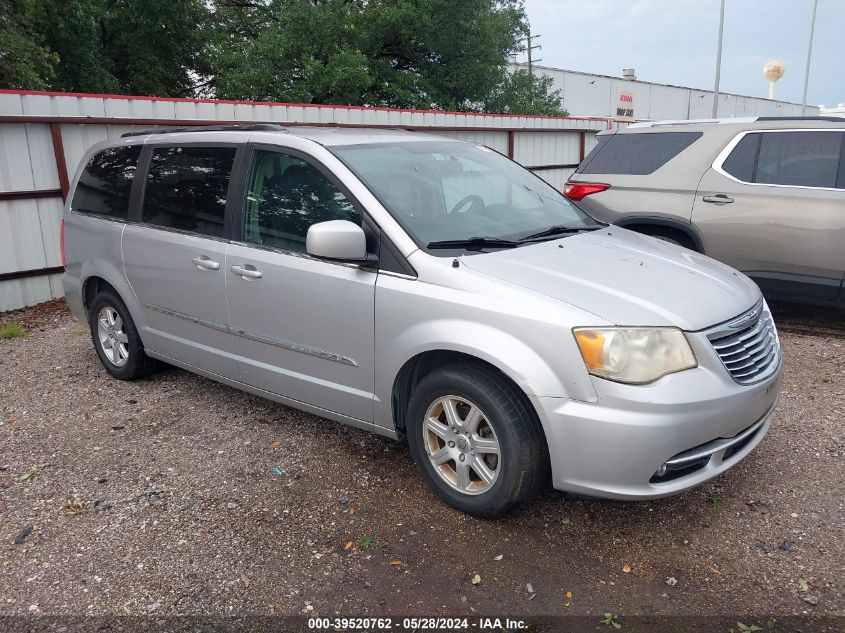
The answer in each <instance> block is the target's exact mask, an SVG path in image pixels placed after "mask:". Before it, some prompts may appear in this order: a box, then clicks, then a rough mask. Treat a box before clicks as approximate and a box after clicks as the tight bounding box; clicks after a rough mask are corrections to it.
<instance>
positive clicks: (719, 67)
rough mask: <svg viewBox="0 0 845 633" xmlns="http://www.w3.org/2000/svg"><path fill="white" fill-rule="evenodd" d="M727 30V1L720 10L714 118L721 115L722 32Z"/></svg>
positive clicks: (714, 89) (723, 2)
mask: <svg viewBox="0 0 845 633" xmlns="http://www.w3.org/2000/svg"><path fill="white" fill-rule="evenodd" d="M724 30H725V0H722V7H721V9H720V10H719V43H718V44H717V46H716V83H715V85H714V86H713V118H714V119H715V118H718V115H719V73H720V72H721V70H722V32H723V31H724Z"/></svg>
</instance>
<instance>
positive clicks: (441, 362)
mask: <svg viewBox="0 0 845 633" xmlns="http://www.w3.org/2000/svg"><path fill="white" fill-rule="evenodd" d="M459 362H463V363H469V364H473V365H476V366H479V367H482V368H484V369H486V370H487V371H491V372H495V373H496V374H498V375H499V377H500V378H502V379H503V380H506V381H507V382H509V383H510V384H511V385H512V386H513V387H514V389H515V391H516V392H517V393H518V394H519V396H520V397H521V398H523V399H524V401H525V405H526V406H527V407H528V409H529V410H530V411H533V412H534V414H535V415H537V419H538V421H539V420H540V418H539V415H538V413H537V410H536V409H535V407H534V404H533V403H532V402H531V398H529V397H528V395H529V394H528V393H526V391H525V388H524V387H523V386H522V385H520V384H519V382H518V381H517V380H515V379H514V377H513V376H511V375H509V374H508V373H507V372H506V371H503V370H502V369H501V368H500V367H498V366H496V365H495V364H494V363H492V362H490V361H488V360H485V359H483V358H481V357H479V356H475V355H473V354H470V353H467V352H464V351H458V350H454V349H447V348H437V349H430V350H426V351H423V352H419V353H417V354H415V355H414V356H413V357H411V358H409V359H408V360H407V361H406V362H405V363H404V364H403V365H402V367H401V368H400V370H399V371H398V372H397V374H396V377H395V378H394V380H393V388H392V390H391V394H390V408H391V414H392V420H393V425H394V428H395V430H396V434H397V436H398V437H399V438H401V439H404V438H405V434H406V428H407V420H406V413H407V408H408V403H409V401H410V399H411V394H412V392H413V390H414V387H415V386H416V385H417V384H419V382H420V381H421V380H422V379H423V378H424V377H426V376H428V375H429V374H431V373H432V372H434V371H437V370H438V369H440V368H442V367H446V366H448V365H452V364H455V363H459ZM542 426H543V425H542V424H540V427H541V428H542ZM543 440H544V441H546V437H545V429H543Z"/></svg>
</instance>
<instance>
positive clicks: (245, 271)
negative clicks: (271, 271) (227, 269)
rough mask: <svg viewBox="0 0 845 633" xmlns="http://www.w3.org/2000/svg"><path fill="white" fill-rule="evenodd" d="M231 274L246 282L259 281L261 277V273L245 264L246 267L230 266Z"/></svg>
mask: <svg viewBox="0 0 845 633" xmlns="http://www.w3.org/2000/svg"><path fill="white" fill-rule="evenodd" d="M232 272H233V273H235V274H236V275H238V276H239V277H243V278H244V279H246V280H250V279H261V277H263V275H262V274H261V271H260V270H258V269H257V268H256V267H255V266H252V265H250V264H247V265H246V266H237V265H236V266H232Z"/></svg>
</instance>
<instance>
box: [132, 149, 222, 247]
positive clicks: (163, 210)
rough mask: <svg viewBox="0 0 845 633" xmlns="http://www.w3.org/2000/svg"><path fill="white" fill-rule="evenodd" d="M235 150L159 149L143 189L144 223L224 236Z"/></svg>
mask: <svg viewBox="0 0 845 633" xmlns="http://www.w3.org/2000/svg"><path fill="white" fill-rule="evenodd" d="M234 160H235V148H234V147H203V146H193V147H156V148H154V149H153V153H152V156H151V157H150V168H149V171H148V172H147V183H146V186H145V187H144V207H143V220H144V222H148V223H150V224H155V225H157V226H164V227H168V228H172V229H179V230H181V231H191V232H192V233H201V234H203V235H211V236H213V237H223V220H224V216H225V209H226V192H227V190H228V188H229V176H230V175H231V172H232V163H233V162H234Z"/></svg>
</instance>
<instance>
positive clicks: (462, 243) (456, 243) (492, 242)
mask: <svg viewBox="0 0 845 633" xmlns="http://www.w3.org/2000/svg"><path fill="white" fill-rule="evenodd" d="M517 246H519V242H516V241H514V240H505V239H502V238H500V237H468V238H466V239H462V240H439V241H437V242H429V243H428V248H440V249H448V248H463V249H467V250H473V249H482V248H516V247H517Z"/></svg>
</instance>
